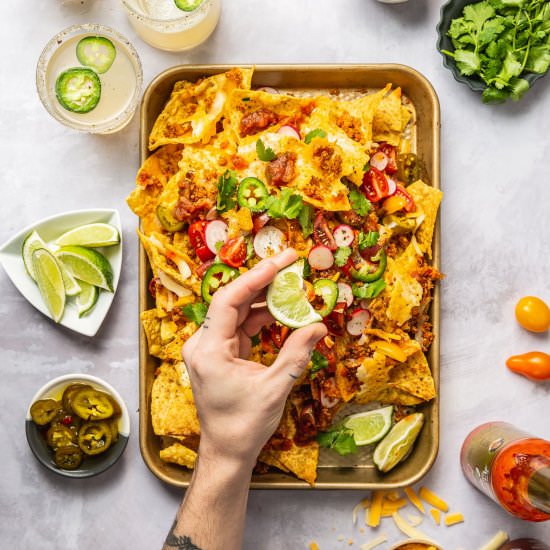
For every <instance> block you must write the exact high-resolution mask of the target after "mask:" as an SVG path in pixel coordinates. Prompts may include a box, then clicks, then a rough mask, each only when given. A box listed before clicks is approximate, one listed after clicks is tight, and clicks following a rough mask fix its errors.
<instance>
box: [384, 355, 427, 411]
mask: <svg viewBox="0 0 550 550" xmlns="http://www.w3.org/2000/svg"><path fill="white" fill-rule="evenodd" d="M388 385H389V386H390V387H393V388H397V389H399V390H402V391H404V392H406V393H408V394H410V395H413V396H414V397H418V398H419V399H420V400H422V401H429V400H430V399H433V398H434V397H435V384H434V379H433V378H432V373H431V371H430V367H429V365H428V360H427V359H426V356H425V355H424V353H422V351H418V352H416V353H415V354H414V355H411V357H409V359H408V361H407V362H406V363H401V364H399V365H397V366H395V367H393V368H392V370H391V372H390V380H389V384H388Z"/></svg>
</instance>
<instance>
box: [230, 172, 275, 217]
mask: <svg viewBox="0 0 550 550" xmlns="http://www.w3.org/2000/svg"><path fill="white" fill-rule="evenodd" d="M268 196H269V191H268V190H267V187H266V186H265V184H264V182H263V181H262V180H259V179H258V178H244V179H243V180H242V181H241V183H240V184H239V190H238V192H237V200H238V201H239V205H240V206H245V207H246V208H249V209H250V211H251V212H262V211H263V210H265V200H266V199H267V197H268Z"/></svg>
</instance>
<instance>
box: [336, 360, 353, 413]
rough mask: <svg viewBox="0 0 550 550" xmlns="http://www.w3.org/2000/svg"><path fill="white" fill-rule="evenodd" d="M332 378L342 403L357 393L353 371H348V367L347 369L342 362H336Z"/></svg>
mask: <svg viewBox="0 0 550 550" xmlns="http://www.w3.org/2000/svg"><path fill="white" fill-rule="evenodd" d="M350 375H351V376H350ZM334 378H335V380H336V387H337V388H338V391H339V392H340V396H341V398H342V401H343V402H344V403H347V402H348V401H351V400H352V399H353V398H354V397H355V395H356V394H357V384H356V382H355V380H354V379H355V376H354V375H353V373H350V369H348V368H347V367H346V365H344V363H342V362H338V363H337V364H336V372H335V373H334Z"/></svg>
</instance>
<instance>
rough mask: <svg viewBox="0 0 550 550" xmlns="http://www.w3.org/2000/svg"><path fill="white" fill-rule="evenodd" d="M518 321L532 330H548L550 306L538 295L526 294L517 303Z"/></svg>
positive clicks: (525, 327) (549, 325)
mask: <svg viewBox="0 0 550 550" xmlns="http://www.w3.org/2000/svg"><path fill="white" fill-rule="evenodd" d="M516 319H517V320H518V323H519V324H520V325H521V326H522V327H523V328H524V329H527V330H530V331H531V332H546V331H547V330H548V328H549V327H550V308H549V307H548V306H547V305H546V304H545V303H544V302H543V301H542V300H541V299H540V298H537V297H536V296H524V297H523V298H521V300H520V301H519V302H518V303H517V305H516Z"/></svg>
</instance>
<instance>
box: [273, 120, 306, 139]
mask: <svg viewBox="0 0 550 550" xmlns="http://www.w3.org/2000/svg"><path fill="white" fill-rule="evenodd" d="M277 133H278V134H281V135H282V136H287V137H293V138H296V139H297V140H300V139H302V138H301V137H300V132H298V129H297V128H295V127H294V126H291V125H290V124H285V125H284V126H281V127H280V128H279V130H278V131H277Z"/></svg>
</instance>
